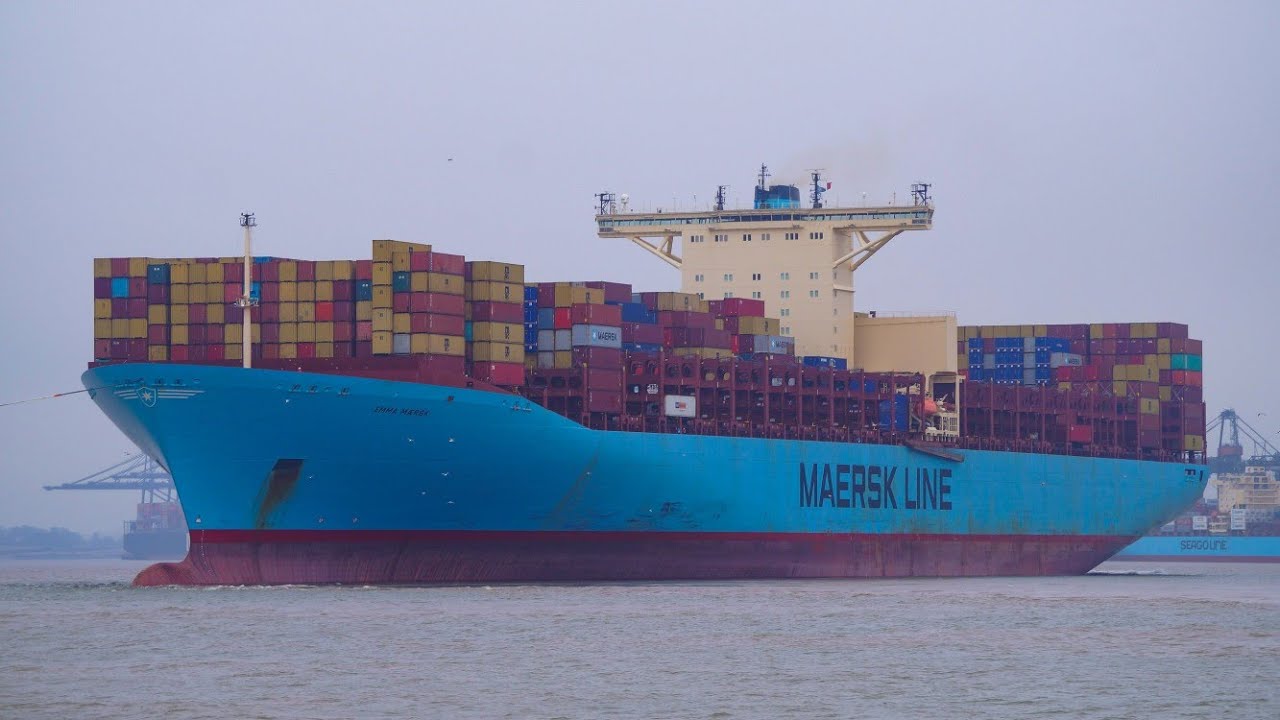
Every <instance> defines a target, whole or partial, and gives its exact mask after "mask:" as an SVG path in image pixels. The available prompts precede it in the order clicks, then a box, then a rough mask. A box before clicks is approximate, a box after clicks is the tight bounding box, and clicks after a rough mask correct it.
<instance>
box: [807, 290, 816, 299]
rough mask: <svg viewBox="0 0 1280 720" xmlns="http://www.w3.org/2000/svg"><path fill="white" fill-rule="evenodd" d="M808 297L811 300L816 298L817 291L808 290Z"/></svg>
mask: <svg viewBox="0 0 1280 720" xmlns="http://www.w3.org/2000/svg"><path fill="white" fill-rule="evenodd" d="M809 297H811V298H816V297H818V291H817V290H810V291H809Z"/></svg>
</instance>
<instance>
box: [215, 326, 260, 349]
mask: <svg viewBox="0 0 1280 720" xmlns="http://www.w3.org/2000/svg"><path fill="white" fill-rule="evenodd" d="M253 329H254V330H257V329H258V325H256V324H255V325H254V326H253ZM222 339H223V341H224V342H226V343H227V344H228V345H236V346H237V347H238V346H239V345H240V342H241V341H242V340H243V339H244V327H243V326H242V325H241V324H240V323H227V324H226V325H223V326H222Z"/></svg>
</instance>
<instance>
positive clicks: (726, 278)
mask: <svg viewBox="0 0 1280 720" xmlns="http://www.w3.org/2000/svg"><path fill="white" fill-rule="evenodd" d="M724 281H725V282H733V273H725V274H724Z"/></svg>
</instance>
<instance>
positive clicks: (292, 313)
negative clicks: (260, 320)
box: [279, 302, 298, 322]
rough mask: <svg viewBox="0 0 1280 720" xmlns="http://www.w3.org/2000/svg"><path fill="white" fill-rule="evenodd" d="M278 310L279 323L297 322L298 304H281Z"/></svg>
mask: <svg viewBox="0 0 1280 720" xmlns="http://www.w3.org/2000/svg"><path fill="white" fill-rule="evenodd" d="M279 308H280V310H279V313H280V322H298V303H296V302H282V303H280V304H279Z"/></svg>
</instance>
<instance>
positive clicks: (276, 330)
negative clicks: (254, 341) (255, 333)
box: [259, 323, 280, 344]
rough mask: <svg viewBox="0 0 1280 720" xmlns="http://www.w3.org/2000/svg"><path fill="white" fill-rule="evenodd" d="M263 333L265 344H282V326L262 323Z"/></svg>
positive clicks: (261, 331)
mask: <svg viewBox="0 0 1280 720" xmlns="http://www.w3.org/2000/svg"><path fill="white" fill-rule="evenodd" d="M259 332H260V333H261V337H262V342H263V343H272V344H274V343H278V342H280V326H279V325H277V324H275V323H262V330H260V331H259Z"/></svg>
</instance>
